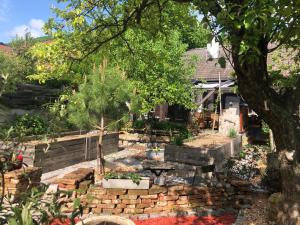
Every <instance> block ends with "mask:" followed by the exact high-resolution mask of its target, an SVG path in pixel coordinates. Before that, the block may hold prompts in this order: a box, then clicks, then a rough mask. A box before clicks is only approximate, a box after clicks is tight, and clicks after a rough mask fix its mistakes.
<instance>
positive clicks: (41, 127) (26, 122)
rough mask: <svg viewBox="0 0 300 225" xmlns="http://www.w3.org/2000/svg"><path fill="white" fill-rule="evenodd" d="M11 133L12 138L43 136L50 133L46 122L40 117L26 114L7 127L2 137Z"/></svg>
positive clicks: (3, 130)
mask: <svg viewBox="0 0 300 225" xmlns="http://www.w3.org/2000/svg"><path fill="white" fill-rule="evenodd" d="M8 131H10V136H11V137H24V136H32V135H42V134H46V133H47V132H48V126H47V125H46V122H45V120H44V119H43V118H42V117H41V116H39V115H32V114H25V115H23V116H17V117H16V119H15V120H14V121H13V122H12V123H11V124H10V125H9V126H7V127H4V128H3V129H2V133H3V134H2V135H4V134H5V133H7V132H8Z"/></svg>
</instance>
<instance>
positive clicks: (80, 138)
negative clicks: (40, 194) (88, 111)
mask: <svg viewBox="0 0 300 225" xmlns="http://www.w3.org/2000/svg"><path fill="white" fill-rule="evenodd" d="M118 136H119V134H118V133H108V134H106V135H104V137H103V152H104V155H107V154H111V153H113V152H117V151H118V139H119V138H118ZM98 138H99V136H98V133H94V134H84V135H72V136H65V137H62V138H57V139H54V140H50V141H49V143H47V142H46V141H44V142H42V141H31V142H28V143H25V150H24V153H23V154H24V162H25V163H27V164H28V165H32V166H37V167H42V169H43V173H46V172H50V171H53V170H57V169H61V168H64V167H67V166H71V165H74V164H77V163H80V162H84V161H89V160H94V159H96V151H97V147H98Z"/></svg>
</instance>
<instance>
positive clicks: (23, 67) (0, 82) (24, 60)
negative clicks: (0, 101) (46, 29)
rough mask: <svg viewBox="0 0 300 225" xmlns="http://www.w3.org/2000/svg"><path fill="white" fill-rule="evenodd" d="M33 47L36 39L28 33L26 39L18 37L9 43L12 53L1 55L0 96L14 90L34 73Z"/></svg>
mask: <svg viewBox="0 0 300 225" xmlns="http://www.w3.org/2000/svg"><path fill="white" fill-rule="evenodd" d="M33 45H34V38H32V37H31V35H30V33H27V34H26V35H25V37H24V38H23V37H16V38H15V39H13V40H12V41H11V42H10V43H9V46H10V47H11V48H12V49H13V51H12V52H11V53H0V75H1V79H0V95H1V94H3V93H4V92H7V91H12V90H14V88H15V86H16V85H17V84H20V83H23V82H24V81H25V80H26V79H27V76H28V75H30V74H32V73H34V70H35V66H34V64H35V62H34V60H33V58H32V56H31V54H30V53H29V49H30V48H31V47H32V46H33ZM27 82H28V81H27Z"/></svg>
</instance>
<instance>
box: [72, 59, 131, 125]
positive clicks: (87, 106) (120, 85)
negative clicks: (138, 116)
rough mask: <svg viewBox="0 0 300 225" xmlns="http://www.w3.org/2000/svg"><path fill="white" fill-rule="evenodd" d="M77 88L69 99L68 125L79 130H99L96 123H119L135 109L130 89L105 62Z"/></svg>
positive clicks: (121, 73)
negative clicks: (109, 121)
mask: <svg viewBox="0 0 300 225" xmlns="http://www.w3.org/2000/svg"><path fill="white" fill-rule="evenodd" d="M86 79H87V80H86V81H85V82H84V83H83V84H82V85H80V87H79V91H78V92H76V93H75V94H73V95H72V96H71V97H70V98H69V104H68V105H67V111H68V119H69V121H70V122H71V123H72V124H74V125H76V126H78V127H80V128H99V124H100V119H101V117H102V115H105V117H106V118H107V119H110V120H112V121H115V122H116V121H117V122H122V121H124V120H125V119H126V118H125V117H124V116H125V115H127V114H128V112H129V108H130V110H134V109H135V102H134V100H133V99H134V98H133V95H134V93H133V91H132V90H133V89H132V86H131V84H130V83H129V82H128V80H127V79H126V77H125V74H124V73H123V72H122V71H121V70H119V69H118V68H114V67H107V65H106V61H104V62H103V64H102V66H100V67H99V69H98V68H95V69H94V71H93V73H92V74H90V75H89V76H87V78H86Z"/></svg>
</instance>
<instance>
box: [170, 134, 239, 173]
mask: <svg viewBox="0 0 300 225" xmlns="http://www.w3.org/2000/svg"><path fill="white" fill-rule="evenodd" d="M240 150H241V137H240V136H238V137H236V138H233V139H231V141H230V142H229V143H227V144H225V145H222V146H219V147H216V148H195V147H189V146H185V145H183V146H178V145H166V146H165V161H170V162H178V163H184V164H188V165H194V166H206V165H212V164H214V165H215V166H216V170H217V171H222V167H223V165H224V163H225V162H226V159H228V158H229V157H231V156H234V155H235V154H237V153H239V152H240Z"/></svg>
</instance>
